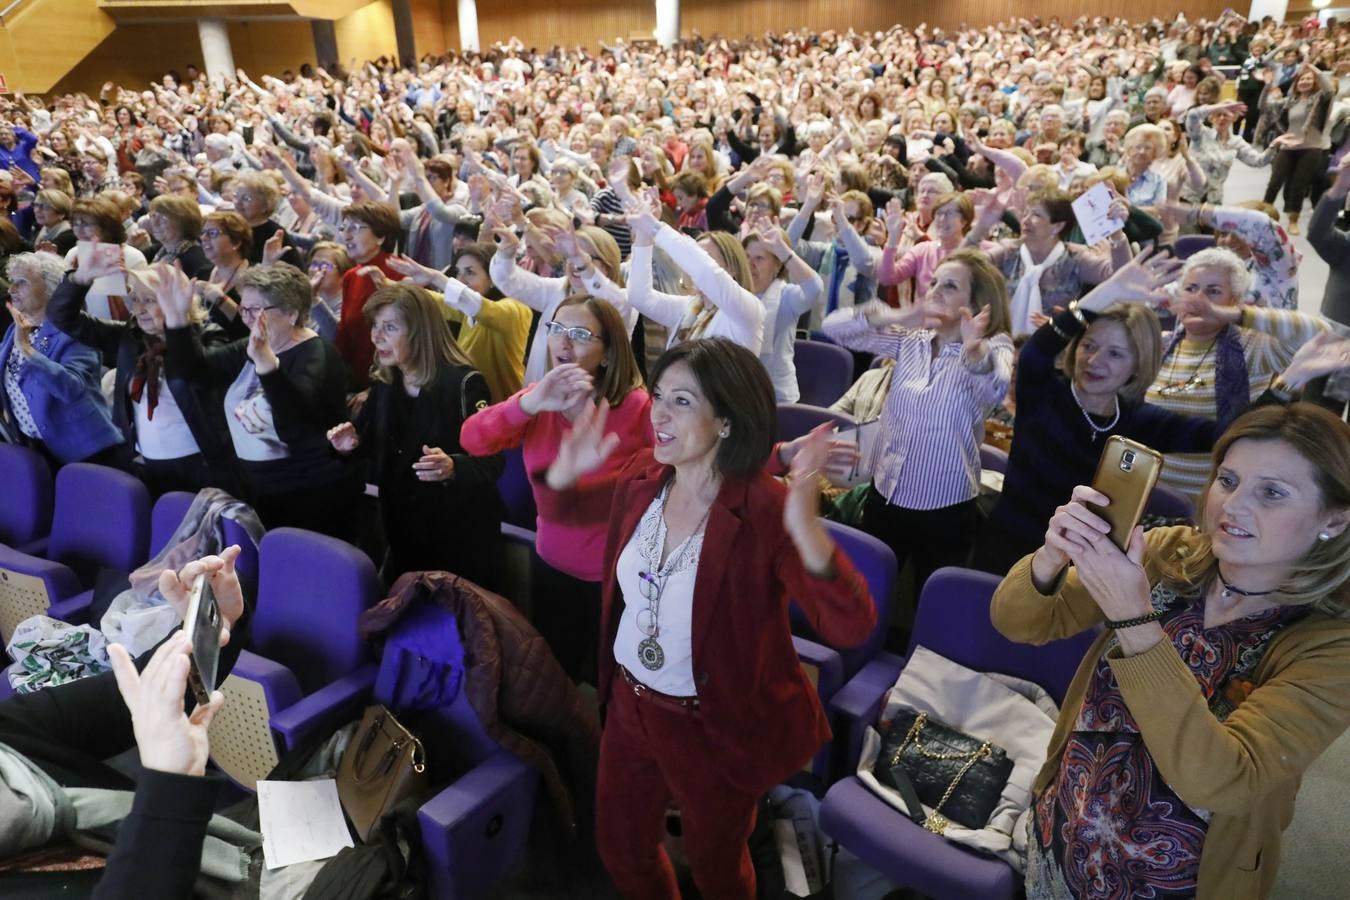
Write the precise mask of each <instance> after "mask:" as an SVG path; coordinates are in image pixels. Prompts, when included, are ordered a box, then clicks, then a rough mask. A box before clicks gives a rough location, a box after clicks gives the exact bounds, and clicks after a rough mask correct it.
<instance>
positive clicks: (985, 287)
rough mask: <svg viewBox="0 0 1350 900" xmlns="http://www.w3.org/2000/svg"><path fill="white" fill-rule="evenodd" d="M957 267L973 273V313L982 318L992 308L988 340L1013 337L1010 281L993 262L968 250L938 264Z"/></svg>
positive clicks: (971, 276) (987, 334)
mask: <svg viewBox="0 0 1350 900" xmlns="http://www.w3.org/2000/svg"><path fill="white" fill-rule="evenodd" d="M947 263H956V264H957V265H960V266H963V267H964V268H965V270H966V271H967V272H968V273H970V311H971V312H973V313H976V314H978V313H979V312H980V310H982V309H984V308H985V307H986V306H987V307H989V329H988V331H987V332H986V333H985V336H986V337H993V336H994V335H996V334H1009V333H1011V331H1012V314H1011V313H1010V312H1009V311H1008V281H1007V279H1005V278H1004V277H1003V273H1002V272H1000V271H999V270H998V267H997V266H995V265H994V264H993V263H992V262H991V261H990V260H989V257H987V256H985V255H984V254H983V253H982V252H980V251H979V250H976V249H974V248H971V247H967V248H965V249H963V250H956V251H954V252H952V253H949V254H947V255H946V256H944V257H943V258H942V261H941V262H939V263H938V266H939V267H941V266H945V265H947Z"/></svg>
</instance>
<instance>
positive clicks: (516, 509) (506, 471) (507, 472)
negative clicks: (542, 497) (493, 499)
mask: <svg viewBox="0 0 1350 900" xmlns="http://www.w3.org/2000/svg"><path fill="white" fill-rule="evenodd" d="M502 461H503V462H504V463H505V467H504V468H503V469H502V474H501V475H500V476H499V477H498V478H497V492H498V493H499V494H500V495H501V498H502V506H503V507H504V508H505V512H506V521H507V522H509V523H511V524H512V525H518V526H520V527H521V528H533V527H534V526H535V520H536V518H538V514H537V513H536V511H535V507H534V491H532V490H531V489H530V476H529V474H528V473H527V472H526V471H525V459H524V456H523V455H522V452H521V449H520V448H519V447H512V448H511V449H509V450H505V451H503V452H502Z"/></svg>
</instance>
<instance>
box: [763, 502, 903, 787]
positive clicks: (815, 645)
mask: <svg viewBox="0 0 1350 900" xmlns="http://www.w3.org/2000/svg"><path fill="white" fill-rule="evenodd" d="M825 528H826V530H827V531H829V532H830V536H831V537H833V538H834V539H835V541H836V542H837V543H838V544H839V546H840V547H841V548H842V549H843V551H844V553H845V554H846V555H847V556H848V558H849V559H850V560H851V561H852V562H853V564H854V565H855V566H857V567H858V571H859V572H861V573H862V576H863V578H864V579H866V581H867V588H868V591H869V592H870V593H871V595H872V603H873V606H874V607H875V609H876V616H877V623H876V625H875V626H873V628H872V632H871V633H870V634H869V635H868V636H867V639H866V640H865V641H863V643H862V644H860V645H858V646H857V647H831V646H829V645H827V644H826V643H825V642H823V641H822V640H821V639H820V636H819V635H817V634H816V633H815V631H814V630H813V629H812V628H811V626H810V625H809V624H808V623H807V621H806V617H805V616H804V615H803V614H802V611H801V609H800V608H799V607H798V606H797V604H795V603H794V604H792V606H791V608H790V610H789V614H790V617H791V622H792V633H793V638H792V642H793V644H794V646H796V648H797V656H798V658H800V659H801V660H802V662H803V663H809V664H810V665H811V666H812V667H813V668H814V669H815V671H816V672H818V673H819V674H818V676H817V682H816V692H817V693H818V695H819V696H820V702H821V703H823V704H825V705H826V706H827V707H828V706H829V704H830V701H831V699H832V698H833V697H834V695H835V694H836V693H837V692H838V691H839V690H840V689H841V688H842V687H843V686H844V683H845V682H847V681H848V680H849V679H850V678H852V677H853V676H854V675H855V674H857V673H858V671H859V670H861V669H862V668H863V667H864V666H865V665H866V664H867V663H868V662H870V661H871V660H872V659H873V658H874V657H875V656H876V655H877V654H878V653H879V652H880V651H881V647H882V644H884V643H885V641H886V631H887V628H888V627H889V626H890V621H891V605H892V602H893V600H894V598H895V589H896V581H897V580H898V578H899V571H898V566H897V565H896V561H895V553H894V551H892V550H891V548H890V547H888V546H886V544H885V543H884V542H883V541H881V540H878V539H877V538H875V537H873V536H872V535H870V534H867V533H866V532H863V531H859V530H858V529H856V528H851V527H849V526H848V525H844V524H842V523H839V522H826V523H825ZM891 680H892V682H894V680H895V679H891ZM836 737H837V735H836ZM839 746H840V743H839V741H838V740H837V739H836V741H835V742H834V743H833V744H832V745H831V746H826V747H822V748H821V750H820V752H819V753H817V754H816V759H815V761H814V762H813V764H812V767H811V768H812V772H814V773H815V774H816V775H817V776H818V777H820V778H822V779H829V778H830V777H831V748H832V747H839ZM841 764H842V763H841Z"/></svg>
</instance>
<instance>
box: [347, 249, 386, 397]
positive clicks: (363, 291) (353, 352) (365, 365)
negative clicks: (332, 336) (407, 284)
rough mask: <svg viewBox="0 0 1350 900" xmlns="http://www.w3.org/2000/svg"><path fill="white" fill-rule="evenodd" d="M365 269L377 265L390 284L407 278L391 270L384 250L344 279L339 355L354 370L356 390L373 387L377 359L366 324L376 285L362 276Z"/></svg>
mask: <svg viewBox="0 0 1350 900" xmlns="http://www.w3.org/2000/svg"><path fill="white" fill-rule="evenodd" d="M365 266H375V267H376V268H378V269H379V270H380V271H381V272H383V273H384V275H385V277H386V278H388V279H389V280H390V281H401V280H402V279H403V276H402V275H400V274H399V273H397V272H395V271H394V270H393V269H391V268H389V254H388V253H385V252H384V251H383V250H381V251H380V252H379V253H377V254H375V255H374V256H372V257H371V258H370V259H368V260H366V261H365V262H364V263H361V264H360V265H356V266H352V267H351V268H350V269H348V270H347V274H346V275H343V276H342V314H341V318H339V320H338V328H337V340H336V341H335V342H334V343H335V344H336V345H337V348H338V353H340V354H342V358H343V360H345V361H346V363H347V365H348V366H349V367H351V376H352V377H351V381H350V382H349V384H350V385H351V386H352V388H353V389H355V390H358V391H359V390H364V389H365V388H367V387H369V386H370V364H371V362H372V361H373V360H374V359H375V345H374V344H372V343H371V342H370V325H369V323H367V322H366V317H365V314H364V313H365V308H366V301H367V300H369V299H370V297H371V295H372V294H374V293H375V282H374V280H373V279H371V278H370V276H368V275H361V274H358V272H359V270H360V269H362V268H364V267H365Z"/></svg>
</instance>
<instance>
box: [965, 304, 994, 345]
mask: <svg viewBox="0 0 1350 900" xmlns="http://www.w3.org/2000/svg"><path fill="white" fill-rule="evenodd" d="M988 330H989V307H988V305H986V306H984V307H983V308H982V309H981V310H980V311H979V312H978V313H975V314H974V315H972V314H971V312H970V309H969V307H964V308H962V310H961V349H962V350H964V351H965V352H967V353H975V352H978V351H979V349H980V343H981V342H982V341H983V340H984V335H985V333H986V332H987V331H988Z"/></svg>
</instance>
